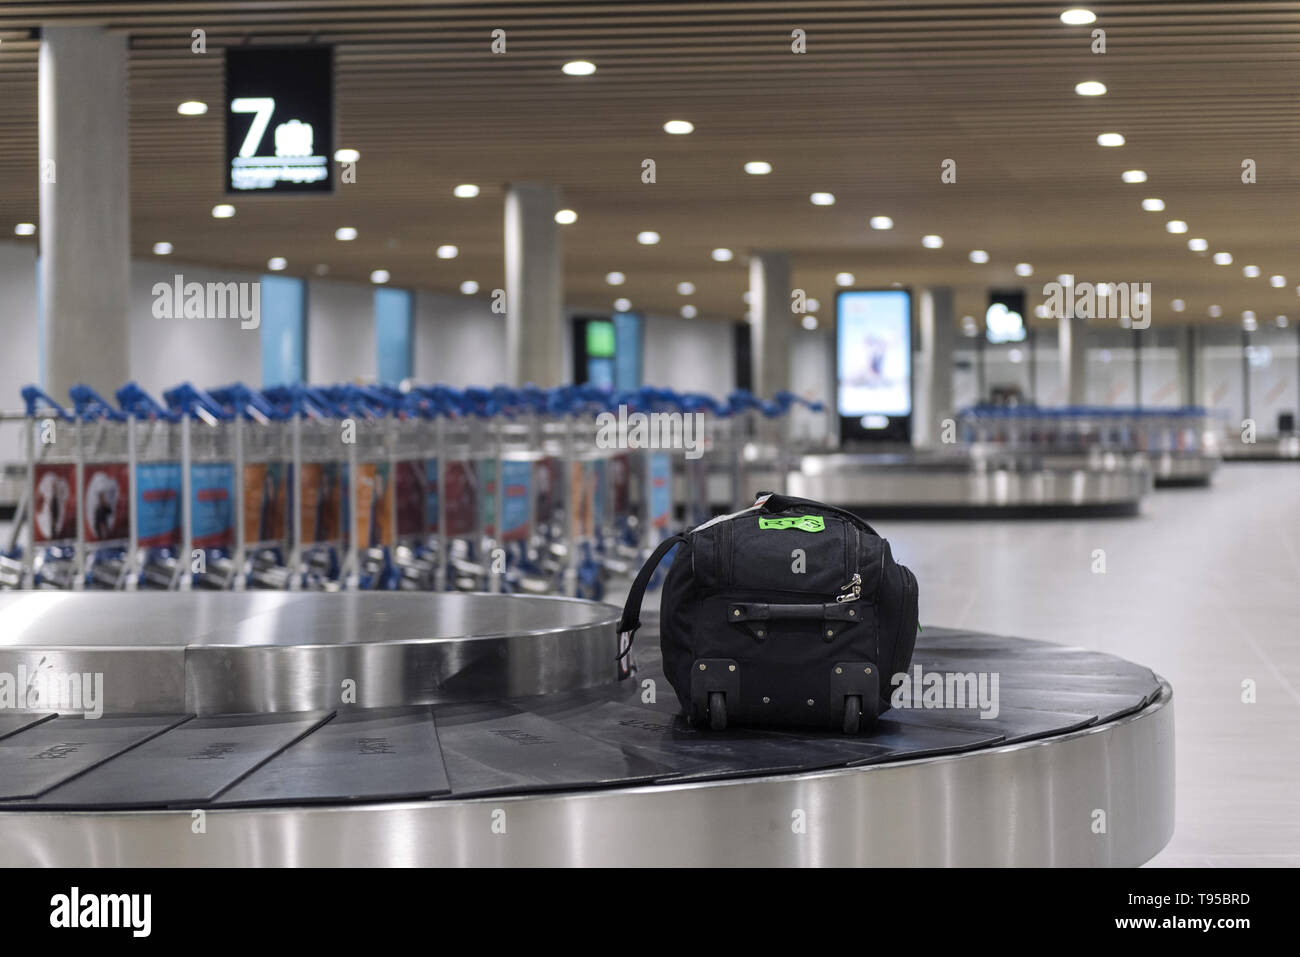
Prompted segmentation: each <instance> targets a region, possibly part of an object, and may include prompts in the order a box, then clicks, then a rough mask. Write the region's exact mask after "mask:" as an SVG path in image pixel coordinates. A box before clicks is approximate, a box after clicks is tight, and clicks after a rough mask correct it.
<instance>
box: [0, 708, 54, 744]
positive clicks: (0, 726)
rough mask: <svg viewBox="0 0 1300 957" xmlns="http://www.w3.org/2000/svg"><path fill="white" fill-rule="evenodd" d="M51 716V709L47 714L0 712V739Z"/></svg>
mask: <svg viewBox="0 0 1300 957" xmlns="http://www.w3.org/2000/svg"><path fill="white" fill-rule="evenodd" d="M53 717H55V713H54V712H53V711H51V712H50V713H49V714H14V713H12V712H9V713H0V739H3V738H7V737H9V735H11V734H17V733H18V732H19V731H22V730H24V729H26V728H30V727H31V726H32V725H36V724H40V723H41V722H42V721H49V720H50V719H51V718H53Z"/></svg>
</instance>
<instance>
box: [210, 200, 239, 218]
mask: <svg viewBox="0 0 1300 957" xmlns="http://www.w3.org/2000/svg"><path fill="white" fill-rule="evenodd" d="M233 215H235V207H233V206H231V205H230V204H229V203H218V204H217V205H216V206H213V207H212V218H213V219H229V218H230V217H231V216H233Z"/></svg>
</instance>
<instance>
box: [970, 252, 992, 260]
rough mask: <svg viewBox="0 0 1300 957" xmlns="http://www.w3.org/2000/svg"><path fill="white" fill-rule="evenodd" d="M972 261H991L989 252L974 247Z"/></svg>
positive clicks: (971, 255) (971, 254)
mask: <svg viewBox="0 0 1300 957" xmlns="http://www.w3.org/2000/svg"><path fill="white" fill-rule="evenodd" d="M970 261H971V262H973V263H986V262H988V261H989V254H988V253H987V252H985V251H984V250H982V249H972V250H971V251H970Z"/></svg>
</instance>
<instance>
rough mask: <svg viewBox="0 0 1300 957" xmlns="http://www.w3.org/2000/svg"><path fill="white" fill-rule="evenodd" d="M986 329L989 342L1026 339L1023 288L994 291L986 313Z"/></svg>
mask: <svg viewBox="0 0 1300 957" xmlns="http://www.w3.org/2000/svg"><path fill="white" fill-rule="evenodd" d="M984 330H985V335H987V336H988V340H989V342H992V343H994V344H995V345H996V344H999V343H1003V342H1023V341H1024V339H1025V294H1024V291H1023V290H1013V291H1011V292H992V293H990V294H989V308H988V310H987V311H986V312H985V313H984Z"/></svg>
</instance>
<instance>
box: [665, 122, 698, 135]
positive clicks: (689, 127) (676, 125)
mask: <svg viewBox="0 0 1300 957" xmlns="http://www.w3.org/2000/svg"><path fill="white" fill-rule="evenodd" d="M664 132H665V133H671V134H672V135H673V136H685V135H686V134H687V133H694V132H695V124H694V123H692V122H691V121H690V120H669V121H668V122H667V123H665V124H664Z"/></svg>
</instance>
